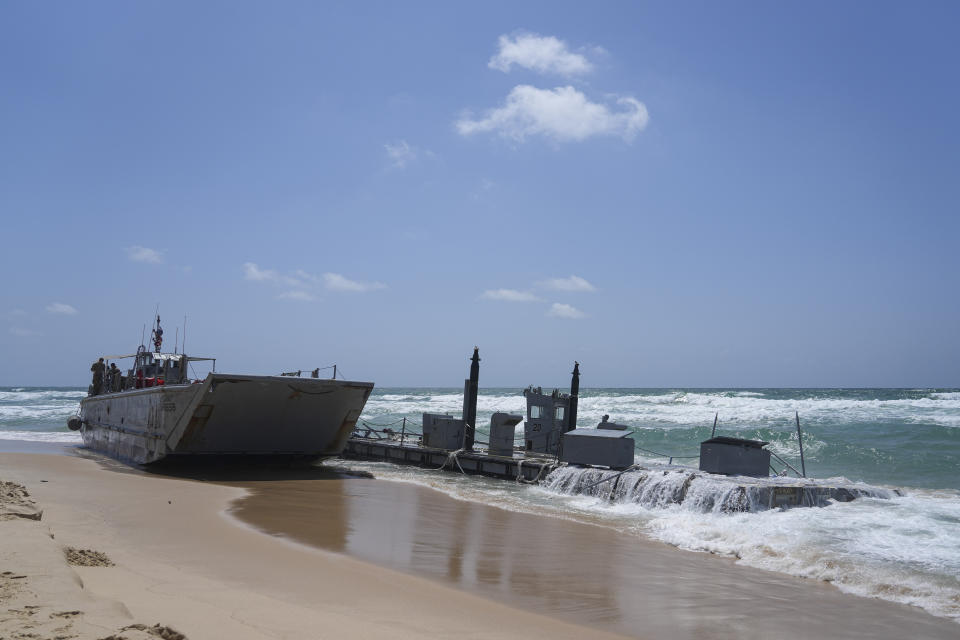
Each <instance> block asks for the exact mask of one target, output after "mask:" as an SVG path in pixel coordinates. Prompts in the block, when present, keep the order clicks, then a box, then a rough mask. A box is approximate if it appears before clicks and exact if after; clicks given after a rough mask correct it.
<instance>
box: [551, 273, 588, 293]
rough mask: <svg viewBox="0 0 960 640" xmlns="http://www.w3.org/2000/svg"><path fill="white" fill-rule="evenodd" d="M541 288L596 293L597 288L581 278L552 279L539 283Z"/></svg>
mask: <svg viewBox="0 0 960 640" xmlns="http://www.w3.org/2000/svg"><path fill="white" fill-rule="evenodd" d="M539 284H540V286H542V287H546V288H547V289H553V290H554V291H596V290H597V288H596V287H595V286H593V285H592V284H590V283H589V282H588V281H587V280H585V279H583V278H581V277H580V276H570V277H569V278H550V279H549V280H544V281H543V282H540V283H539Z"/></svg>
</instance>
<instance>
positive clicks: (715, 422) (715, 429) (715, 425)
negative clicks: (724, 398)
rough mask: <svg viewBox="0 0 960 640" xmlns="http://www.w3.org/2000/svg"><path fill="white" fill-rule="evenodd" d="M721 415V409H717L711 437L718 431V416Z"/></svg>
mask: <svg viewBox="0 0 960 640" xmlns="http://www.w3.org/2000/svg"><path fill="white" fill-rule="evenodd" d="M719 415H720V412H719V411H717V412H716V413H715V414H713V431H711V432H710V437H711V438H712V437H713V434H715V433H716V432H717V417H718V416H719Z"/></svg>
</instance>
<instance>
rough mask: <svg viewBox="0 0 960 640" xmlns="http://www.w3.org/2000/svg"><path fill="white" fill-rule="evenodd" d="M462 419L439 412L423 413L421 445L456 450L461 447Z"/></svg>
mask: <svg viewBox="0 0 960 640" xmlns="http://www.w3.org/2000/svg"><path fill="white" fill-rule="evenodd" d="M463 425H464V422H463V420H460V419H459V418H454V417H453V416H448V415H443V414H439V413H425V414H423V446H425V447H431V448H433V449H446V450H447V451H456V450H457V449H461V448H462V447H463Z"/></svg>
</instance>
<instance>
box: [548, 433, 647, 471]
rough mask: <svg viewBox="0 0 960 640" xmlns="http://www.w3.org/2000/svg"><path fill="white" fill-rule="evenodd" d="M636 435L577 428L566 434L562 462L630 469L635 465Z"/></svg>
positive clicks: (564, 435)
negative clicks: (634, 441) (634, 447)
mask: <svg viewBox="0 0 960 640" xmlns="http://www.w3.org/2000/svg"><path fill="white" fill-rule="evenodd" d="M631 433H632V432H627V431H621V430H617V429H574V430H573V431H568V432H566V433H565V434H563V447H562V449H561V453H560V460H561V461H563V462H566V463H569V464H589V465H594V466H601V467H610V468H611V469H626V468H627V467H629V466H631V465H632V464H633V438H631V437H629V436H630V435H631Z"/></svg>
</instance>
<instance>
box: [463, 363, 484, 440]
mask: <svg viewBox="0 0 960 640" xmlns="http://www.w3.org/2000/svg"><path fill="white" fill-rule="evenodd" d="M479 387H480V348H479V347H474V348H473V357H472V358H470V382H469V384H468V385H467V398H466V400H467V411H466V414H465V415H464V416H463V421H464V422H465V423H466V424H465V425H464V429H463V448H464V449H466V450H467V451H473V441H474V438H475V436H476V433H477V394H478V392H479Z"/></svg>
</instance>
